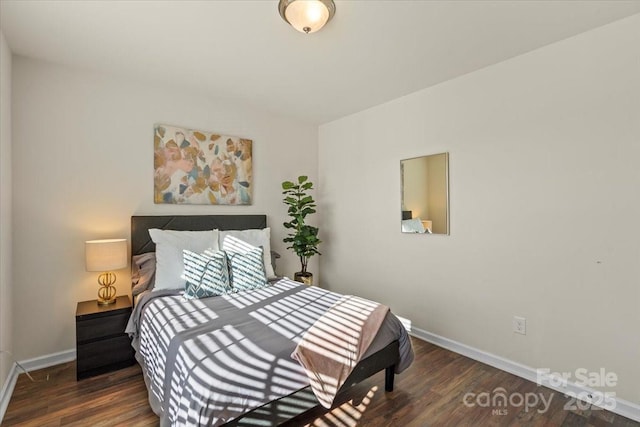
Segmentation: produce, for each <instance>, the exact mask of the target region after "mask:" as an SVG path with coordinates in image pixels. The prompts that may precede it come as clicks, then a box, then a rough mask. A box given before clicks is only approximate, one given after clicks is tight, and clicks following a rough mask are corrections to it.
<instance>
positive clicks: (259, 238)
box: [220, 227, 276, 279]
mask: <svg viewBox="0 0 640 427" xmlns="http://www.w3.org/2000/svg"><path fill="white" fill-rule="evenodd" d="M260 246H262V249H263V257H262V258H263V262H264V271H265V273H266V274H267V279H275V278H276V273H275V271H273V265H271V228H269V227H267V228H263V229H259V230H258V229H254V230H227V231H220V249H222V250H223V251H231V252H241V253H247V252H249V251H250V250H251V249H253V248H256V247H260Z"/></svg>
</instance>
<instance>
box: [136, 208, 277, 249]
mask: <svg viewBox="0 0 640 427" xmlns="http://www.w3.org/2000/svg"><path fill="white" fill-rule="evenodd" d="M266 226H267V216H266V215H163V216H132V217H131V256H134V255H140V254H143V253H145V252H155V250H156V245H155V244H154V243H153V241H152V240H151V237H150V236H149V229H150V228H159V229H161V230H187V231H205V230H213V229H215V228H217V229H218V230H248V229H253V228H266Z"/></svg>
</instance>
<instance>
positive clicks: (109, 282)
mask: <svg viewBox="0 0 640 427" xmlns="http://www.w3.org/2000/svg"><path fill="white" fill-rule="evenodd" d="M114 283H116V275H115V273H111V272H105V273H102V274H101V275H99V276H98V284H99V285H100V288H99V289H98V305H109V304H115V302H116V287H115V286H113V284H114Z"/></svg>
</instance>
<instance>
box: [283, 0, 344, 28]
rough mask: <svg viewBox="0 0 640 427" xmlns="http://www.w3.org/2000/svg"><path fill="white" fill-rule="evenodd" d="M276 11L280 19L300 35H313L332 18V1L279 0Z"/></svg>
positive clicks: (333, 11) (334, 11)
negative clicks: (278, 12)
mask: <svg viewBox="0 0 640 427" xmlns="http://www.w3.org/2000/svg"><path fill="white" fill-rule="evenodd" d="M278 10H279V11H280V16H282V19H284V20H285V21H287V22H288V23H289V24H290V25H291V26H292V27H293V28H295V29H296V30H298V31H300V32H301V33H306V34H309V33H315V32H316V31H318V30H319V29H320V28H322V27H324V25H325V24H326V23H327V22H329V21H330V20H331V18H333V15H334V14H335V13H336V5H335V4H334V3H333V0H280V2H279V3H278Z"/></svg>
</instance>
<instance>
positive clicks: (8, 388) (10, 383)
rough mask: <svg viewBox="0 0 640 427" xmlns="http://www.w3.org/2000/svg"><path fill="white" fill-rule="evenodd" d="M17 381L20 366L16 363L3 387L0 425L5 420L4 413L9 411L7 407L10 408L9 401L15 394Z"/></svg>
mask: <svg viewBox="0 0 640 427" xmlns="http://www.w3.org/2000/svg"><path fill="white" fill-rule="evenodd" d="M16 381H18V365H16V364H15V363H14V364H13V365H11V369H10V370H9V375H7V379H6V380H5V382H4V385H3V386H2V391H0V425H1V424H2V420H3V419H4V413H5V412H6V411H7V407H8V406H9V401H10V400H11V395H12V394H13V388H14V387H15V386H16Z"/></svg>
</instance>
